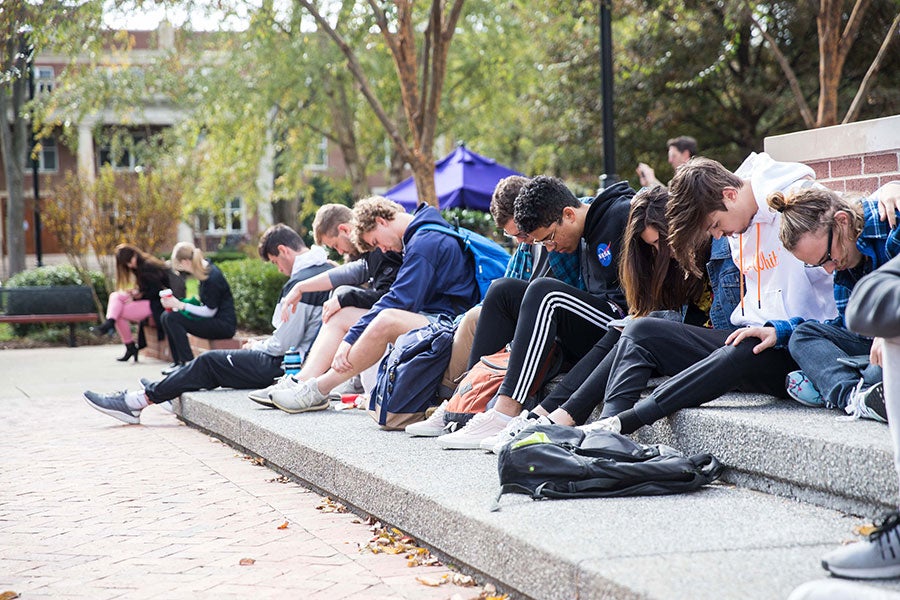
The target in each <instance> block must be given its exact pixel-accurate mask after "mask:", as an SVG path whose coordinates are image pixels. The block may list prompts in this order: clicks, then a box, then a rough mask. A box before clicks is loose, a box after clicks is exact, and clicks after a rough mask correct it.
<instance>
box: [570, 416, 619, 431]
mask: <svg viewBox="0 0 900 600" xmlns="http://www.w3.org/2000/svg"><path fill="white" fill-rule="evenodd" d="M575 429H580V430H581V431H583V432H585V433H590V432H592V431H598V430H603V431H612V432H613V433H622V421H620V420H619V417H606V418H605V419H600V420H599V421H593V422H591V423H585V424H584V425H579V426H578V427H576V428H575Z"/></svg>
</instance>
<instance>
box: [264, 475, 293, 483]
mask: <svg viewBox="0 0 900 600" xmlns="http://www.w3.org/2000/svg"><path fill="white" fill-rule="evenodd" d="M290 482H291V479H290V477H288V476H286V475H281V476H279V477H275V478H274V479H269V483H290Z"/></svg>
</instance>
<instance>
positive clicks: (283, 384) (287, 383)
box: [247, 375, 299, 408]
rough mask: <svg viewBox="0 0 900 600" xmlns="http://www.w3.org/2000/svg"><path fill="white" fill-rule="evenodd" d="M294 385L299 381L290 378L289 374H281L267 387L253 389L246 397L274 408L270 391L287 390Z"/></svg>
mask: <svg viewBox="0 0 900 600" xmlns="http://www.w3.org/2000/svg"><path fill="white" fill-rule="evenodd" d="M296 385H299V382H298V381H297V380H296V379H292V378H291V376H290V375H282V376H281V377H279V378H278V379H277V380H275V383H273V384H272V385H270V386H269V387H267V388H263V389H261V390H253V391H252V392H250V393H248V394H247V397H248V398H250V399H251V400H253V401H254V402H256V403H257V404H261V405H262V406H265V407H267V408H275V404H274V403H273V402H272V397H271V393H272V392H274V391H275V390H287V389H290V388H292V387H294V386H296Z"/></svg>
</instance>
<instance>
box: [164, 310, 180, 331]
mask: <svg viewBox="0 0 900 600" xmlns="http://www.w3.org/2000/svg"><path fill="white" fill-rule="evenodd" d="M177 317H178V313H176V312H169V311H165V312H163V314H162V316H161V317H160V318H159V326H160V327H162V328H163V329H169V328H170V327H172V325H174V324H175V323H177Z"/></svg>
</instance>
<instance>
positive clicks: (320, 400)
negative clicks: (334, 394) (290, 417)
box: [269, 378, 329, 414]
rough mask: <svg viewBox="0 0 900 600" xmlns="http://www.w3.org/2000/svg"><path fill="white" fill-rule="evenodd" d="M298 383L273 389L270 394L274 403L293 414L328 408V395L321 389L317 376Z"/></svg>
mask: <svg viewBox="0 0 900 600" xmlns="http://www.w3.org/2000/svg"><path fill="white" fill-rule="evenodd" d="M297 383H298V385H294V386H291V387H289V388H285V389H280V390H275V391H273V392H272V393H271V394H270V396H269V397H270V398H271V399H272V404H274V405H275V406H277V407H278V408H280V409H281V410H283V411H284V412H288V413H291V414H294V413H302V412H308V411H311V410H325V409H326V408H328V406H329V402H328V396H327V395H326V394H323V393H321V392H320V391H319V388H318V386H317V385H316V380H315V378H312V379H309V380H307V381H298V382H297Z"/></svg>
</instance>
